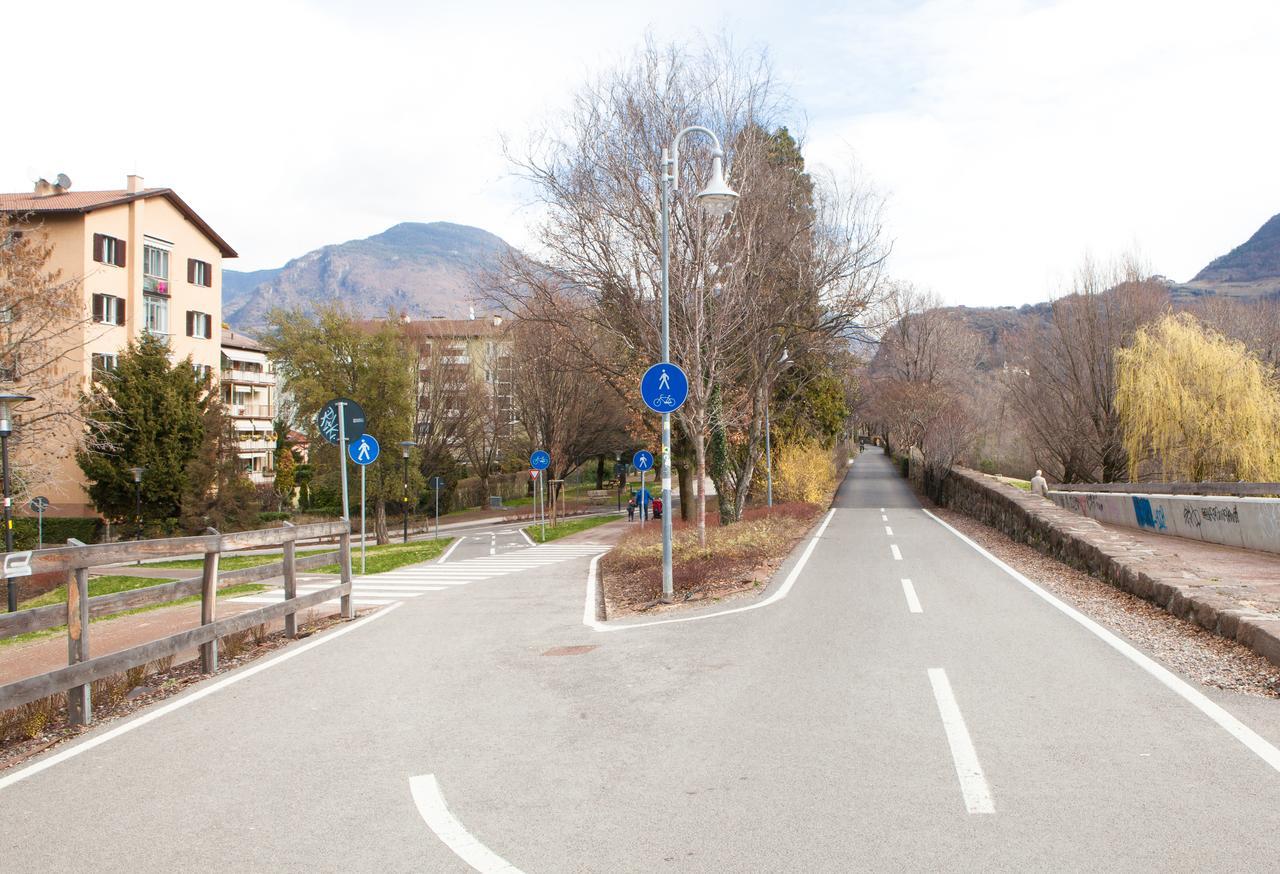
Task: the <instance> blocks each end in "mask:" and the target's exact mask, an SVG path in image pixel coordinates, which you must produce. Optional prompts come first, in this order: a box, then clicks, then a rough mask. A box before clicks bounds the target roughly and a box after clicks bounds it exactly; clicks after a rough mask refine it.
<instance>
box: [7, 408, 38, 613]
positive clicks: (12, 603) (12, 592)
mask: <svg viewBox="0 0 1280 874" xmlns="http://www.w3.org/2000/svg"><path fill="white" fill-rule="evenodd" d="M33 400H35V398H33V397H31V395H20V394H15V393H14V392H8V391H6V392H0V457H3V467H4V474H3V475H4V551H5V552H6V553H10V552H13V521H12V519H11V518H10V515H9V513H10V509H11V507H10V505H11V504H12V503H13V498H12V497H11V496H10V495H9V435H10V434H12V433H13V420H12V419H11V418H10V416H9V405H10V404H13V405H14V406H17V405H18V404H21V403H24V402H25V401H33ZM5 588H7V589H8V590H9V591H8V596H9V612H10V613H13V612H14V611H15V610H17V609H18V586H17V583H15V582H14V581H13V578H12V577H6V578H5Z"/></svg>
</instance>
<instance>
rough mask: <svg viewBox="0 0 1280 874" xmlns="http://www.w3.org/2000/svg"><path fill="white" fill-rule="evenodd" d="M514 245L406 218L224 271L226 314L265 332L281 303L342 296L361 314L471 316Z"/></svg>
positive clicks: (297, 305)
mask: <svg viewBox="0 0 1280 874" xmlns="http://www.w3.org/2000/svg"><path fill="white" fill-rule="evenodd" d="M510 249H511V247H510V246H508V245H507V243H506V242H504V241H503V240H502V239H501V238H500V237H497V236H495V235H494V234H491V233H489V232H488V231H484V230H481V229H480V228H473V227H469V226H467V225H456V224H451V223H449V222H431V223H427V224H423V223H417V222H404V223H402V224H398V225H395V226H394V227H391V228H388V229H387V230H385V231H383V232H382V233H380V234H375V235H374V236H372V237H368V238H366V239H363V240H350V241H348V242H345V243H337V244H333V245H328V246H322V247H321V248H319V249H316V250H314V251H311V252H308V253H307V254H305V255H303V256H301V257H299V258H294V259H293V260H291V261H289V263H287V264H285V265H284V266H283V267H277V268H272V269H267V270H253V271H239V270H224V271H223V272H222V314H223V315H222V318H223V320H224V321H225V322H226V323H227V324H228V325H230V326H231V327H232V328H235V329H236V330H237V331H245V332H248V333H256V332H260V331H261V329H262V328H263V327H264V326H266V324H267V322H268V320H269V318H270V315H271V311H272V310H273V309H276V308H280V309H286V310H293V309H301V310H304V311H312V310H314V309H315V308H316V307H318V306H320V305H322V304H326V303H333V302H340V303H342V304H344V305H346V307H347V308H348V309H349V310H350V311H351V312H353V313H354V314H356V315H358V316H363V317H365V318H377V317H380V316H385V315H387V313H388V312H392V311H394V312H397V313H403V314H405V315H408V316H410V317H411V318H422V319H425V318H430V317H431V316H446V317H452V318H465V317H466V316H467V314H468V310H469V308H470V307H471V306H472V305H473V304H474V302H475V301H476V300H477V299H478V298H479V297H480V295H479V292H478V291H477V283H478V282H479V281H480V280H481V279H482V278H483V276H484V275H485V273H486V272H489V271H492V270H495V269H497V268H498V266H499V264H500V262H501V259H502V257H503V256H504V255H505V254H506V253H507V252H509V251H510Z"/></svg>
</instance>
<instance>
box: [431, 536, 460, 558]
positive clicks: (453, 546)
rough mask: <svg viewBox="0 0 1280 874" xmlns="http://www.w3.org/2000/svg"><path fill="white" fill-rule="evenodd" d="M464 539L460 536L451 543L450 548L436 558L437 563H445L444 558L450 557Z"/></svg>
mask: <svg viewBox="0 0 1280 874" xmlns="http://www.w3.org/2000/svg"><path fill="white" fill-rule="evenodd" d="M462 540H463V538H461V537H459V538H458V539H457V540H455V541H453V543H450V544H449V548H448V549H446V550H445V551H444V555H442V556H440V557H439V558H438V559H436V564H444V560H445V559H446V558H448V557H449V556H450V555H451V554H452V553H453V551H454V550H455V549H457V548H458V544H459V543H461V542H462Z"/></svg>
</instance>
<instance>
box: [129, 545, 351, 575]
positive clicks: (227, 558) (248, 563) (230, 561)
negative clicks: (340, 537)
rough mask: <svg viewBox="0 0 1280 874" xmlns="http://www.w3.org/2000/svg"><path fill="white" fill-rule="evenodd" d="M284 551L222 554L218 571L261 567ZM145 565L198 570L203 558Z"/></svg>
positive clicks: (313, 551) (329, 549) (303, 551)
mask: <svg viewBox="0 0 1280 874" xmlns="http://www.w3.org/2000/svg"><path fill="white" fill-rule="evenodd" d="M337 548H338V545H337V544H336V543H335V544H334V545H333V546H326V547H323V548H321V549H299V550H298V551H297V556H298V557H299V558H301V557H302V556H304V555H315V554H317V553H320V552H333V551H334V550H336V549H337ZM283 556H284V553H282V552H279V553H272V554H270V555H224V556H223V557H222V558H221V559H220V560H219V561H218V570H219V571H239V570H244V569H245V568H251V567H261V566H262V565H264V564H271V562H273V561H280V560H281V558H282V557H283ZM146 567H162V568H175V569H178V570H200V569H201V568H202V567H204V559H203V558H175V559H171V560H169V561H149V562H147V563H146Z"/></svg>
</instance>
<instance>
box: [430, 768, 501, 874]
mask: <svg viewBox="0 0 1280 874" xmlns="http://www.w3.org/2000/svg"><path fill="white" fill-rule="evenodd" d="M409 791H410V792H411V793H412V794H413V803H414V804H416V805H417V807H418V813H419V814H421V816H422V819H423V821H425V822H426V824H427V828H429V829H431V831H433V832H435V836H436V837H438V838H439V839H440V840H441V842H442V843H444V845H445V846H446V847H448V848H449V849H450V850H452V851H453V852H454V854H455V855H456V856H457V857H458V858H459V859H461V860H462V861H464V862H466V863H467V864H468V865H470V866H471V867H472V868H474V869H476V870H477V871H480V872H482V874H521V872H520V869H519V868H517V867H516V866H514V865H512V864H511V863H510V862H508V861H507V860H506V859H504V858H502V857H501V856H499V855H498V854H497V853H495V852H493V850H490V849H489V848H488V847H486V846H485V845H484V844H482V843H480V842H479V841H478V840H476V838H475V837H474V836H473V835H472V834H471V832H469V831H467V830H466V828H465V827H464V826H463V825H462V823H460V822H458V818H457V817H455V816H454V815H453V814H452V813H450V812H449V805H447V804H446V803H445V800H444V796H443V795H441V794H440V784H439V783H437V782H436V778H435V775H434V774H423V775H422V776H420V777H410V778H409Z"/></svg>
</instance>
